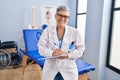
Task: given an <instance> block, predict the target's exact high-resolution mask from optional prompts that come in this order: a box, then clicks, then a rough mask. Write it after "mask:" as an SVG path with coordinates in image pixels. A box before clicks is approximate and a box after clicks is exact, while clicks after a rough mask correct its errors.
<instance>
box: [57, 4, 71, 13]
mask: <svg viewBox="0 0 120 80" xmlns="http://www.w3.org/2000/svg"><path fill="white" fill-rule="evenodd" d="M59 11H68V12H70V9H69V8H68V7H66V6H64V5H61V6H59V7H58V8H57V11H56V13H57V12H59Z"/></svg>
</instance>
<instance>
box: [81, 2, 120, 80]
mask: <svg viewBox="0 0 120 80" xmlns="http://www.w3.org/2000/svg"><path fill="white" fill-rule="evenodd" d="M111 1H112V0H88V9H87V25H86V36H85V38H86V40H85V42H86V50H85V54H84V56H83V59H84V60H85V61H87V62H90V63H91V64H93V65H95V67H96V70H95V71H94V72H90V73H89V77H90V80H120V75H119V74H117V73H116V72H114V71H111V70H110V69H108V68H107V67H106V55H107V44H108V31H109V20H110V9H111Z"/></svg>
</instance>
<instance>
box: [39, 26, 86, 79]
mask: <svg viewBox="0 0 120 80" xmlns="http://www.w3.org/2000/svg"><path fill="white" fill-rule="evenodd" d="M72 42H74V46H75V48H74V49H71V50H70V49H69V47H70V44H71V43H72ZM57 48H59V39H58V36H57V31H56V27H52V26H49V27H47V28H46V29H45V30H44V31H43V33H42V35H41V37H40V40H39V42H38V50H39V53H40V54H41V55H43V56H45V57H52V53H53V51H54V50H55V49H57ZM61 49H62V50H63V51H64V53H68V52H69V53H68V59H58V58H55V59H47V60H45V64H44V67H43V72H42V80H54V77H55V75H56V74H57V73H58V72H60V73H61V75H62V76H63V78H64V80H78V70H77V65H76V62H75V60H76V59H77V58H79V57H81V56H82V54H83V51H84V49H85V44H84V41H83V39H82V37H81V36H80V34H79V32H78V30H77V29H75V28H73V27H71V26H67V25H66V26H65V33H64V36H63V40H62V47H61Z"/></svg>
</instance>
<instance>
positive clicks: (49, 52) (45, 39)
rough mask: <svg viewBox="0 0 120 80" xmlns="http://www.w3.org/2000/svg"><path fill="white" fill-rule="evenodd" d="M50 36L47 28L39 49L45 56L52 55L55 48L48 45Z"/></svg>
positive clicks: (39, 43)
mask: <svg viewBox="0 0 120 80" xmlns="http://www.w3.org/2000/svg"><path fill="white" fill-rule="evenodd" d="M48 38H49V33H48V30H47V29H45V30H44V31H43V33H42V35H41V37H40V40H39V42H38V51H39V53H40V54H41V55H42V56H45V57H48V56H52V53H53V50H52V49H50V48H49V47H48V42H49V41H48Z"/></svg>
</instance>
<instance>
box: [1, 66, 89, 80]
mask: <svg viewBox="0 0 120 80" xmlns="http://www.w3.org/2000/svg"><path fill="white" fill-rule="evenodd" d="M41 76H42V69H41V68H40V67H39V65H37V64H31V65H28V66H27V67H26V68H25V72H24V74H23V68H22V67H21V68H17V69H12V68H10V69H2V70H0V80H41ZM78 80H88V75H87V74H83V75H80V76H79V79H78Z"/></svg>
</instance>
